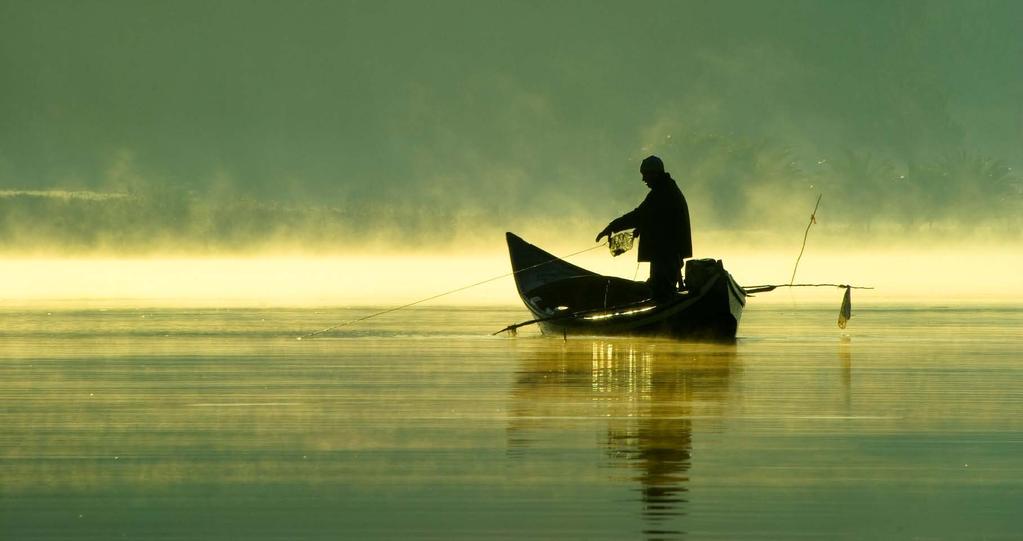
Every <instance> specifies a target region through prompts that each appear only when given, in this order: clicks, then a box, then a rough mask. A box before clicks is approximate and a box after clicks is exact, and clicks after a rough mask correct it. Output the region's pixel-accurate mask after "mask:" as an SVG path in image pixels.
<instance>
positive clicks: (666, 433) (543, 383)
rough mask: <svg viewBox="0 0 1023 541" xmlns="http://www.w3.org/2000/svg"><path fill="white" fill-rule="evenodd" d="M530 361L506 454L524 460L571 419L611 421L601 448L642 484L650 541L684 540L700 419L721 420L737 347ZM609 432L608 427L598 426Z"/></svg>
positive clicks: (586, 348) (643, 347) (567, 349)
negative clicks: (533, 446)
mask: <svg viewBox="0 0 1023 541" xmlns="http://www.w3.org/2000/svg"><path fill="white" fill-rule="evenodd" d="M545 342H547V344H545V345H544V346H540V347H536V348H528V349H529V351H528V352H524V353H523V355H522V357H521V361H520V367H519V372H518V374H517V378H516V382H515V385H514V387H513V391H512V392H513V411H512V420H511V422H510V424H509V429H508V444H509V450H510V452H511V453H513V454H521V453H523V452H524V451H525V450H526V449H528V447H529V446H530V445H531V444H532V443H533V440H532V438H533V437H542V434H543V432H544V431H552V430H557V429H559V428H560V427H562V424H561V423H564V422H565V420H566V419H579V418H589V419H593V418H606V419H607V421H606V428H604V429H603V430H606V436H603V437H601V438H600V440H601V441H600V442H599V444H600V445H602V446H603V448H604V451H605V453H606V454H607V456H608V457H609V458H610V466H611V467H612V468H615V469H623V471H624V472H628V473H627V475H628V477H629V479H632V480H634V481H638V482H639V489H638V491H639V501H640V502H641V504H642V514H643V517H644V519H645V522H646V526H645V531H644V533H645V534H646V535H647V536H648V537H650V538H651V539H661V538H672V537H678V536H680V535H682V533H683V532H682V531H681V529H680V528H679V527H678V526H679V521H678V520H673V518H674V517H678V516H681V515H683V514H684V513H685V510H684V506H685V504H686V502H687V501H688V490H689V489H688V482H689V468H690V466H691V460H692V452H693V418H694V417H701V418H703V417H709V418H715V417H719V415H720V409H721V407H722V404H723V402H724V399H725V397H726V394H727V391H728V385H729V380H730V377H731V374H732V372H733V365H734V364H735V350H734V347H732V346H722V345H701V344H679V343H674V342H650V341H645V342H629V341H614V342H611V341H593V342H582V341H579V342H567V343H557V344H556V345H552V344H550V342H549V341H545ZM601 424H604V423H601Z"/></svg>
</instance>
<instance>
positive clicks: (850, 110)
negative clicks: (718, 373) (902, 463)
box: [0, 1, 1023, 255]
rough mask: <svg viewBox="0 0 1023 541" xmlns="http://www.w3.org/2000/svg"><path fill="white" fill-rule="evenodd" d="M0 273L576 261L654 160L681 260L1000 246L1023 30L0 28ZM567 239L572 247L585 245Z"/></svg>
mask: <svg viewBox="0 0 1023 541" xmlns="http://www.w3.org/2000/svg"><path fill="white" fill-rule="evenodd" d="M0 15H2V16H0V51H2V53H0V69H2V70H3V72H4V73H7V74H9V77H7V78H5V84H4V90H3V91H2V92H3V93H2V95H0V116H2V117H3V118H5V123H4V124H3V126H2V128H0V215H2V219H0V244H2V246H0V249H2V250H3V251H4V252H8V253H37V254H38V253H50V254H54V253H56V254H74V255H81V254H95V253H103V254H148V255H158V254H161V253H167V252H174V253H179V254H180V253H187V254H207V255H208V254H223V253H230V254H250V253H257V252H258V253H265V252H279V251H281V250H286V251H301V252H311V253H346V252H347V251H349V250H352V249H353V248H359V249H361V248H365V247H373V248H374V249H380V248H388V249H395V250H406V249H408V248H410V247H422V246H426V247H446V248H449V249H450V248H458V247H464V246H466V245H470V244H471V245H474V246H476V245H486V244H487V243H493V242H495V241H493V240H492V239H495V238H499V237H498V235H500V233H502V232H503V231H505V230H513V231H518V232H522V233H524V234H530V233H533V234H542V233H543V232H545V231H551V230H552V229H553V230H558V231H561V232H563V234H562V235H561V236H567V235H574V236H578V238H580V239H583V240H586V239H587V238H589V237H591V236H592V234H593V233H595V231H596V230H598V229H599V228H600V227H601V226H602V225H603V224H604V223H606V221H607V220H608V219H609V218H611V217H613V216H615V215H618V214H620V213H621V212H624V211H626V210H629V209H631V208H632V207H634V206H635V205H636V204H637V203H638V202H639V200H640V199H641V198H642V196H643V194H644V193H645V189H644V188H643V186H642V184H641V183H640V182H639V175H638V173H637V171H636V170H637V168H638V164H639V160H640V159H642V158H643V157H644V156H646V155H648V154H652V153H653V154H658V155H660V156H661V157H663V158H664V161H665V163H666V164H667V168H668V170H669V171H670V172H671V173H672V174H673V176H674V177H675V178H676V179H677V180H678V181H679V184H680V186H681V188H682V189H683V191H684V192H685V194H686V196H687V198H688V199H689V206H690V209H691V212H692V215H693V224H694V228H695V230H696V232H697V234H700V232H715V233H716V234H720V235H722V236H724V237H726V238H731V239H736V240H737V241H741V239H743V238H745V237H747V236H750V235H758V236H759V237H758V242H767V241H769V240H772V239H773V237H772V235H781V236H783V237H784V238H786V239H787V238H789V237H788V231H789V228H793V227H794V228H796V229H798V228H800V227H802V225H803V223H804V222H805V220H806V217H807V215H808V213H809V210H810V209H811V208H812V203H813V200H814V199H815V196H816V194H817V193H823V194H824V204H825V210H826V212H823V213H822V216H821V218H822V220H821V228H822V229H823V230H829V231H833V232H834V233H835V234H836V235H842V236H843V238H846V239H856V242H857V243H858V244H860V245H864V246H866V247H867V248H868V249H869V248H870V247H871V246H876V245H877V244H879V243H888V242H891V241H892V240H893V239H895V240H901V241H903V242H908V243H913V242H915V241H917V240H920V241H923V242H928V243H934V244H938V245H941V244H943V243H946V242H948V241H955V240H965V241H967V242H973V241H974V240H976V239H982V240H984V241H986V242H989V243H1010V244H1012V245H1018V244H1019V242H1020V236H1021V230H1023V228H1021V218H1020V217H1021V216H1023V188H1021V184H1020V181H1021V177H1020V174H1019V171H1020V170H1021V169H1020V168H1021V167H1023V163H1020V161H1021V156H1020V153H1019V149H1020V148H1023V109H1021V106H1020V103H1023V60H1021V59H1023V43H1021V41H1020V40H1019V39H1018V28H1017V26H1018V25H1017V24H1016V21H1019V20H1020V19H1021V17H1023V7H1021V6H1020V4H1019V3H1018V2H981V3H962V2H900V3H897V4H892V3H890V2H855V3H834V2H827V3H822V2H801V1H789V2H756V1H753V2H715V3H706V2H643V3H639V4H628V5H626V4H620V3H606V2H559V3H556V4H552V5H543V4H540V5H529V6H526V5H518V4H505V3H500V2H471V3H469V2H439V3H438V2H432V3H428V4H420V3H403V2H380V3H375V4H374V5H373V6H367V5H365V4H361V3H320V2H300V3H298V4H296V5H293V6H292V5H289V6H283V5H280V4H278V3H274V2H246V3H244V4H237V5H236V4H233V3H230V2H228V3H221V4H218V5H216V6H209V5H206V4H204V3H197V2H196V3H192V2H180V3H175V4H174V5H173V6H171V5H153V4H138V3H135V2H101V3H100V2H50V3H47V4H46V5H45V6H38V5H34V4H31V3H5V4H4V5H3V6H2V7H0ZM584 233H585V234H584Z"/></svg>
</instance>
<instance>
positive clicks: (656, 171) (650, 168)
mask: <svg viewBox="0 0 1023 541" xmlns="http://www.w3.org/2000/svg"><path fill="white" fill-rule="evenodd" d="M639 172H640V174H641V175H643V182H646V183H647V184H650V182H652V181H655V180H657V179H659V178H661V177H663V176H664V162H662V161H661V159H660V158H658V157H657V156H647V157H646V158H644V159H643V163H641V164H639Z"/></svg>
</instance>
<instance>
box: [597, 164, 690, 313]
mask: <svg viewBox="0 0 1023 541" xmlns="http://www.w3.org/2000/svg"><path fill="white" fill-rule="evenodd" d="M639 172H640V174H642V175H643V182H645V183H646V185H647V187H648V188H650V193H648V194H647V195H646V198H645V199H643V202H642V203H640V205H639V206H638V207H636V209H635V210H633V211H632V212H629V213H626V214H625V215H624V216H621V217H619V218H615V219H614V220H612V221H611V223H609V224H607V227H605V228H604V229H603V230H602V231H601V232H600V233H599V234H597V240H596V242H600V239H602V238H604V237H607V236H609V235H613V234H615V233H616V232H618V231H624V230H626V229H635V233H634V234H635V235H636V236H638V237H639V260H640V261H647V262H649V263H650V277H649V278H647V281H646V282H647V284H648V285H649V286H650V290H651V292H652V293H653V296H654V298H655V299H658V300H664V299H669V298H671V297H672V296H673V295H674V294H675V292H676V291H678V287H679V286H680V285H681V284H682V265H683V264H684V261H685V258H687V257H693V236H692V231H691V229H690V226H689V206H688V205H687V204H686V198H685V196H683V195H682V191H681V190H679V189H678V184H675V179H673V178H671V175H669V174H668V173H667V172H665V171H664V162H662V161H661V159H660V158H658V157H657V156H649V157H647V158H646V159H644V160H643V163H641V164H640V166H639Z"/></svg>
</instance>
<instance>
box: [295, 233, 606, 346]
mask: <svg viewBox="0 0 1023 541" xmlns="http://www.w3.org/2000/svg"><path fill="white" fill-rule="evenodd" d="M607 242H608V241H604V242H602V243H600V244H598V245H596V246H591V247H589V248H586V249H585V250H579V251H578V252H572V253H570V254H568V255H565V256H561V257H555V258H553V259H548V260H547V261H543V262H540V263H537V264H535V265H530V266H528V267H526V268H523V269H519V270H517V271H512V272H509V273H506V274H502V275H500V276H494V277H492V278H487V279H486V280H480V281H479V282H476V283H474V284H469V285H467V286H462V287H458V288H455V289H452V290H450V291H445V292H443V293H438V294H436V295H433V296H431V297H427V298H425V299H419V300H418V301H415V302H410V303H408V304H403V305H401V306H396V307H394V308H388V309H386V310H381V311H379V312H376V313H373V314H369V315H368V316H363V317H360V318H358V319H352V320H349V321H343V322H341V323H338V324H337V325H331V326H330V327H327V328H325V329H321V330H318V331H315V332H311V333H309V334H305V335H302V336H299V337H298V338H297V339H298V340H301V339H303V338H312V337H313V336H317V335H320V334H323V333H325V332H327V331H332V330H334V329H338V328H340V327H346V326H348V325H353V324H355V323H358V322H360V321H366V320H367V319H370V318H374V317H377V316H382V315H384V314H389V313H391V312H397V311H398V310H402V309H405V308H408V307H410V306H415V305H417V304H421V303H424V302H426V301H432V300H434V299H439V298H441V297H443V296H445V295H451V294H452V293H458V292H459V291H465V290H466V289H471V288H474V287H476V286H481V285H483V284H486V283H490V282H493V281H495V280H500V279H501V278H507V277H509V276H512V275H515V274H518V273H520V272H525V271H527V270H530V269H535V268H537V267H541V266H543V265H546V264H548V263H553V262H555V261H560V260H562V259H568V258H569V257H572V256H577V255H579V254H581V253H585V252H589V251H590V250H596V249H597V248H601V247H603V246H607Z"/></svg>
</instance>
